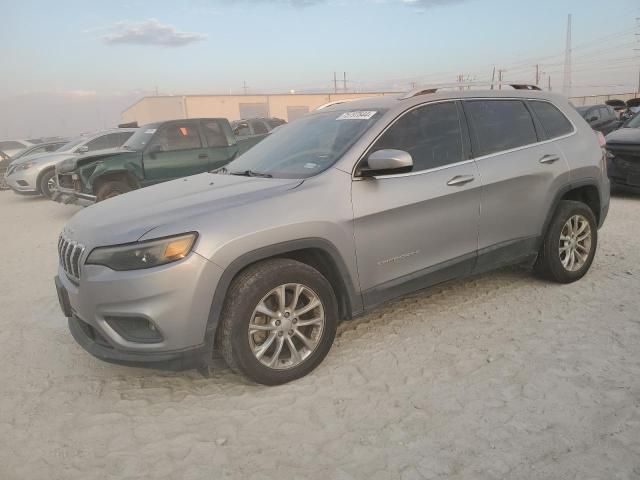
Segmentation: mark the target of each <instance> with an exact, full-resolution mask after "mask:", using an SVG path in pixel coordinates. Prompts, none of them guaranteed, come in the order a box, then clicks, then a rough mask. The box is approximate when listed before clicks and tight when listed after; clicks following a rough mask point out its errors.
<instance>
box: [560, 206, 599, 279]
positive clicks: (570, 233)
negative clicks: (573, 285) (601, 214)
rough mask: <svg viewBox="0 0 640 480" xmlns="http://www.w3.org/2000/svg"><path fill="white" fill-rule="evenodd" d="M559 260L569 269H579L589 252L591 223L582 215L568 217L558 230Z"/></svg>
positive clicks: (573, 270)
mask: <svg viewBox="0 0 640 480" xmlns="http://www.w3.org/2000/svg"><path fill="white" fill-rule="evenodd" d="M558 248H559V254H560V262H562V266H563V267H564V268H565V269H566V270H568V271H570V272H575V271H577V270H580V269H581V268H582V267H583V266H584V264H585V263H586V262H587V259H588V258H589V254H590V253H591V225H590V224H589V221H588V220H587V219H586V218H585V217H583V216H582V215H573V216H572V217H570V218H569V219H568V220H567V221H566V223H565V224H564V226H563V227H562V230H561V232H560V242H559V247H558Z"/></svg>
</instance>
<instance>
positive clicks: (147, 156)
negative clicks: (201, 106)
mask: <svg viewBox="0 0 640 480" xmlns="http://www.w3.org/2000/svg"><path fill="white" fill-rule="evenodd" d="M143 162H144V177H145V184H147V185H149V184H153V183H158V182H164V181H166V180H172V179H174V178H180V177H186V176H188V175H195V174H197V173H202V172H204V171H206V170H207V169H208V166H209V155H208V154H207V150H206V149H205V148H204V146H203V144H202V139H201V138H200V132H199V130H198V124H197V122H196V121H193V120H181V121H175V122H168V123H165V124H164V125H162V126H161V127H160V128H159V129H158V131H157V132H156V133H155V135H154V136H153V138H152V139H151V141H150V142H149V145H148V146H147V148H146V149H145V152H144V156H143Z"/></svg>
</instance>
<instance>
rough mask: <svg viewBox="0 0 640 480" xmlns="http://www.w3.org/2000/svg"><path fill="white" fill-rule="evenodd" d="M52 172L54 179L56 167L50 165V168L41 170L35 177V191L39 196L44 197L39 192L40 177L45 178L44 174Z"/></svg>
mask: <svg viewBox="0 0 640 480" xmlns="http://www.w3.org/2000/svg"><path fill="white" fill-rule="evenodd" d="M51 171H53V176H54V177H55V173H56V166H55V165H51V166H50V167H46V168H43V169H42V171H41V172H40V173H39V174H38V176H37V177H36V189H37V190H38V193H40V195H44V192H43V191H41V190H40V182H42V177H44V176H45V174H46V173H48V172H51Z"/></svg>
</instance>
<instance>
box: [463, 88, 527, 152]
mask: <svg viewBox="0 0 640 480" xmlns="http://www.w3.org/2000/svg"><path fill="white" fill-rule="evenodd" d="M464 109H465V111H466V112H467V115H468V116H469V120H470V121H471V126H472V137H473V140H474V148H475V150H476V152H475V154H476V156H482V155H489V154H491V153H496V152H501V151H505V150H510V149H512V148H518V147H523V146H525V145H531V144H533V143H536V142H537V141H538V136H537V134H536V130H535V127H534V126H533V118H532V117H531V114H530V113H529V110H527V107H526V106H525V104H524V102H523V101H521V100H468V101H465V102H464Z"/></svg>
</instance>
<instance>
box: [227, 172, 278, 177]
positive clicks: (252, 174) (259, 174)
mask: <svg viewBox="0 0 640 480" xmlns="http://www.w3.org/2000/svg"><path fill="white" fill-rule="evenodd" d="M229 173H230V174H231V175H240V176H242V177H262V178H273V175H271V174H270V173H262V172H254V171H253V170H245V171H244V172H229Z"/></svg>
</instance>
